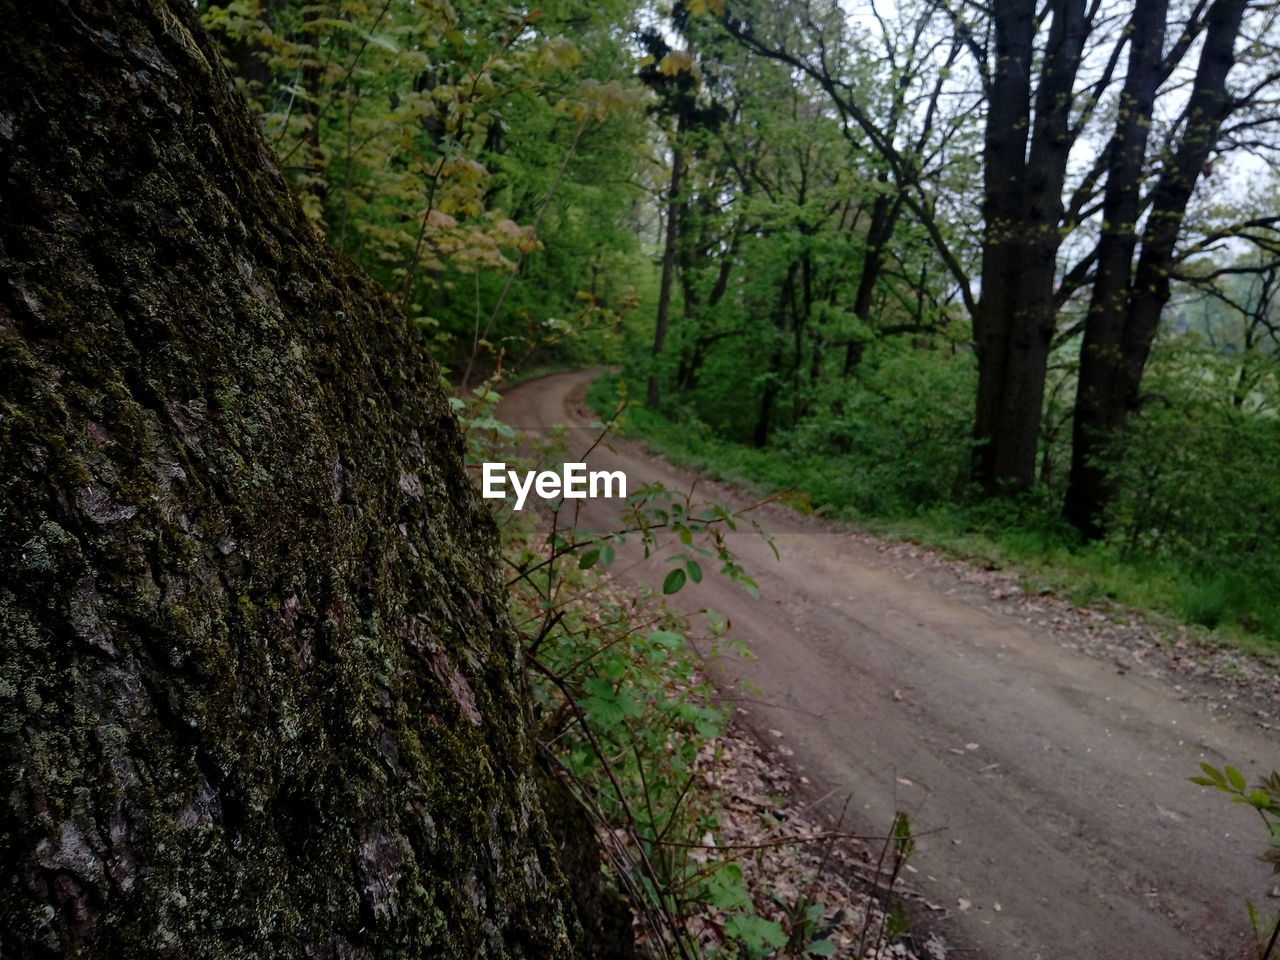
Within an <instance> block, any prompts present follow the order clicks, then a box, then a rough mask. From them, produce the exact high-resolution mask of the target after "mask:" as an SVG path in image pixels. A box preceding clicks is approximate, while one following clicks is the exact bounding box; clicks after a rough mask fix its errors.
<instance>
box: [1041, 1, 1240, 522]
mask: <svg viewBox="0 0 1280 960" xmlns="http://www.w3.org/2000/svg"><path fill="white" fill-rule="evenodd" d="M1246 6H1247V0H1217V2H1215V3H1214V4H1213V6H1212V7H1211V8H1210V10H1209V15H1208V23H1207V29H1206V31H1205V39H1204V46H1203V48H1202V49H1201V53H1200V62H1199V66H1198V68H1197V71H1196V77H1195V81H1194V83H1193V86H1192V93H1191V96H1190V99H1189V100H1188V103H1187V107H1186V111H1185V117H1186V118H1187V119H1186V123H1185V126H1184V128H1183V130H1182V134H1181V139H1180V140H1179V142H1178V144H1177V145H1176V147H1173V148H1171V150H1170V154H1171V155H1170V157H1169V160H1168V162H1167V163H1166V164H1165V166H1164V169H1163V171H1162V172H1161V175H1160V179H1159V180H1158V181H1157V183H1156V187H1155V190H1154V191H1153V193H1152V199H1151V212H1150V213H1149V215H1148V217H1147V220H1146V225H1145V227H1144V230H1143V234H1142V249H1141V252H1140V253H1139V255H1138V259H1137V263H1136V264H1135V263H1134V262H1133V253H1134V248H1135V245H1136V238H1135V232H1136V224H1137V219H1138V215H1139V213H1140V210H1141V206H1140V198H1139V190H1140V187H1141V174H1142V168H1141V165H1142V155H1141V153H1140V152H1139V151H1143V152H1145V147H1146V139H1147V137H1146V127H1147V124H1146V122H1145V118H1144V116H1143V114H1142V111H1144V110H1145V112H1146V116H1148V117H1149V116H1150V113H1151V106H1150V98H1152V97H1154V91H1155V89H1156V87H1157V86H1158V84H1159V82H1160V80H1161V79H1162V74H1161V66H1160V63H1159V59H1160V56H1161V46H1162V40H1163V20H1164V17H1165V13H1166V11H1165V4H1164V2H1163V0H1139V2H1138V4H1137V7H1136V8H1135V13H1134V21H1135V23H1134V38H1135V39H1134V40H1133V43H1134V46H1133V47H1132V48H1131V52H1130V73H1129V77H1128V79H1127V81H1126V84H1125V92H1124V97H1125V101H1122V106H1124V105H1125V103H1126V102H1131V103H1132V104H1133V106H1132V108H1131V110H1130V112H1129V113H1128V114H1126V113H1125V111H1124V110H1122V111H1121V116H1122V118H1123V119H1122V121H1121V125H1120V126H1119V127H1118V128H1117V133H1116V137H1115V139H1114V140H1113V141H1112V149H1113V154H1112V159H1111V169H1110V170H1109V171H1108V180H1107V184H1108V185H1107V193H1106V197H1105V198H1104V202H1105V203H1106V204H1107V205H1108V209H1107V212H1105V213H1104V217H1103V219H1104V221H1105V227H1106V228H1107V229H1105V230H1104V233H1103V236H1102V238H1101V241H1100V243H1099V247H1098V282H1097V284H1096V285H1095V287H1094V291H1093V296H1092V299H1091V301H1090V308H1089V314H1088V317H1087V320H1086V325H1085V336H1084V346H1083V350H1082V352H1081V355H1080V382H1079V388H1078V392H1077V396H1076V406H1075V414H1074V420H1073V434H1072V451H1071V477H1070V480H1069V481H1068V486H1067V495H1066V501H1065V513H1066V516H1067V518H1068V520H1070V521H1071V523H1072V524H1073V525H1075V527H1076V528H1077V529H1079V530H1080V531H1081V533H1082V534H1083V535H1084V536H1085V537H1086V538H1087V539H1096V538H1097V537H1099V536H1101V535H1102V533H1103V526H1102V520H1103V515H1104V513H1105V511H1106V507H1107V504H1108V503H1109V501H1110V499H1111V496H1112V493H1113V491H1112V490H1111V484H1110V482H1109V480H1108V475H1107V464H1106V462H1105V461H1106V449H1107V445H1108V443H1109V441H1110V440H1111V438H1112V437H1114V436H1115V434H1116V432H1117V431H1118V430H1120V429H1122V428H1123V426H1124V424H1125V421H1126V420H1127V418H1128V416H1129V414H1130V413H1132V412H1133V411H1135V410H1136V409H1137V408H1138V402H1139V391H1140V389H1141V386H1142V373H1143V371H1144V369H1145V368H1146V364H1147V358H1148V357H1149V356H1150V354H1151V345H1152V343H1153V342H1154V341H1155V335H1156V330H1157V328H1158V326H1159V323H1160V314H1161V313H1162V312H1163V310H1164V306H1165V304H1166V303H1167V302H1168V301H1169V274H1170V272H1171V270H1172V267H1173V264H1174V251H1175V247H1176V245H1177V241H1178V236H1179V234H1180V233H1181V231H1182V224H1183V219H1184V217H1185V215H1186V209H1187V203H1188V202H1189V201H1190V199H1191V194H1192V192H1193V191H1194V190H1195V185H1196V181H1197V180H1198V179H1199V177H1200V175H1201V171H1202V170H1203V168H1204V165H1205V163H1206V161H1207V160H1208V159H1209V155H1210V152H1211V151H1212V150H1213V148H1214V146H1215V145H1216V143H1217V141H1218V136H1219V131H1220V130H1221V128H1222V122H1223V120H1225V119H1226V117H1227V116H1229V115H1230V113H1231V111H1232V110H1233V109H1234V108H1235V107H1236V106H1237V103H1236V101H1235V99H1234V98H1233V97H1232V96H1231V95H1230V94H1229V93H1228V91H1227V89H1226V80H1227V74H1228V73H1229V72H1230V70H1231V67H1232V66H1233V64H1234V62H1235V56H1234V51H1235V43H1236V38H1237V36H1238V35H1239V33H1240V24H1241V19H1242V17H1243V15H1244V10H1245V8H1246ZM1157 17H1159V20H1160V22H1159V23H1158V24H1157V23H1156V18H1157ZM1153 36H1154V42H1149V41H1151V40H1152V37H1153ZM1135 58H1136V62H1135ZM1133 124H1137V128H1136V129H1130V128H1129V126H1128V125H1133ZM1113 187H1114V189H1113Z"/></svg>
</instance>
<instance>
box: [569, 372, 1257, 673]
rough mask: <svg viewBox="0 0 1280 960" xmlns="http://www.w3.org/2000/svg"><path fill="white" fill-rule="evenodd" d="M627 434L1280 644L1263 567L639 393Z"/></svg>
mask: <svg viewBox="0 0 1280 960" xmlns="http://www.w3.org/2000/svg"><path fill="white" fill-rule="evenodd" d="M618 381H619V378H618V377H617V376H614V375H606V376H604V377H601V378H600V379H599V380H597V381H596V382H595V383H594V384H592V386H591V388H590V390H589V391H588V400H589V402H590V403H591V404H592V406H593V407H594V408H595V409H596V410H597V411H598V412H600V413H601V414H602V415H608V413H610V412H612V410H613V408H614V405H615V404H616V398H617V395H618ZM622 429H623V432H624V434H626V435H629V436H635V437H639V438H642V439H644V440H645V442H646V443H647V444H648V445H649V447H650V448H651V449H653V450H655V451H656V452H658V453H661V454H662V455H664V456H666V457H667V458H668V459H670V460H671V461H673V462H675V463H678V464H681V465H683V466H686V467H690V468H692V469H695V470H697V471H699V472H700V473H703V474H705V475H706V476H708V477H711V478H713V479H717V480H723V481H726V482H729V483H733V484H735V485H738V486H741V487H744V488H746V489H748V490H750V491H752V492H754V493H758V494H762V495H768V494H774V493H777V492H779V491H782V490H788V489H793V490H794V492H793V493H792V494H791V495H790V496H789V497H788V498H784V499H786V500H788V502H790V503H791V505H792V506H794V507H796V508H797V509H800V510H803V511H806V512H814V513H818V514H821V515H823V516H828V517H832V518H834V519H838V520H844V521H849V522H852V523H854V524H856V525H857V526H858V527H859V528H860V529H863V530H865V531H867V532H869V533H874V534H877V535H880V536H884V537H888V538H891V539H899V540H908V541H912V542H915V543H919V544H921V545H924V546H928V547H933V548H937V549H940V550H942V551H944V552H945V553H948V554H950V555H952V556H955V557H958V558H963V559H966V560H970V561H974V562H977V563H980V564H984V565H986V566H988V567H990V568H992V569H1011V570H1014V571H1015V572H1016V573H1018V574H1019V576H1020V577H1021V579H1022V582H1023V586H1024V588H1025V589H1026V590H1027V591H1028V592H1030V593H1039V592H1045V591H1048V592H1051V593H1054V594H1057V595H1059V596H1063V597H1066V598H1068V599H1069V600H1071V601H1072V602H1073V603H1075V604H1076V605H1078V606H1082V607H1090V608H1095V609H1099V610H1101V611H1103V612H1104V613H1106V614H1107V615H1108V616H1110V617H1111V618H1112V619H1115V620H1120V621H1123V620H1124V619H1125V618H1126V615H1127V614H1126V611H1127V610H1128V609H1134V610H1138V611H1141V612H1143V613H1145V614H1148V615H1152V614H1154V615H1155V619H1156V621H1159V620H1161V619H1166V620H1173V621H1175V622H1179V623H1183V624H1188V625H1197V626H1200V627H1204V628H1207V629H1209V630H1212V631H1214V635H1215V636H1214V639H1215V640H1220V641H1227V642H1230V643H1232V644H1234V645H1237V646H1240V647H1242V648H1245V649H1249V650H1252V651H1254V652H1258V653H1264V654H1269V655H1275V654H1278V653H1280V604H1277V603H1276V602H1275V601H1274V598H1273V597H1269V596H1268V595H1267V590H1266V585H1267V582H1269V581H1263V582H1261V583H1260V581H1259V578H1257V577H1250V576H1248V575H1246V574H1245V573H1242V572H1232V571H1229V570H1227V571H1223V572H1216V573H1212V574H1208V575H1206V574H1204V573H1201V572H1198V571H1197V570H1194V569H1191V568H1190V567H1189V566H1188V565H1186V564H1181V563H1178V562H1176V561H1175V560H1173V559H1171V558H1167V557H1166V558H1149V557H1133V556H1124V555H1123V553H1122V551H1120V550H1119V549H1118V548H1117V547H1116V546H1114V545H1112V544H1109V543H1095V544H1089V545H1081V544H1080V543H1079V542H1078V540H1077V539H1076V538H1075V536H1074V532H1073V531H1072V530H1071V529H1070V528H1069V527H1067V526H1066V525H1065V524H1064V523H1063V522H1062V521H1061V520H1060V519H1058V518H1057V516H1056V511H1055V510H1054V509H1053V508H1052V506H1051V505H1050V504H1046V503H1044V502H1036V501H1035V500H1034V499H1027V500H1024V501H1021V502H1011V501H986V502H974V503H968V504H965V503H953V502H935V503H932V504H930V505H927V506H913V505H910V504H907V503H905V502H901V501H897V500H895V499H893V498H892V497H886V496H885V495H884V493H883V490H878V489H874V485H875V484H877V483H878V482H882V480H883V478H882V477H877V476H876V475H875V473H874V471H868V470H865V469H858V468H857V466H856V465H854V464H851V463H849V462H848V461H844V462H841V461H840V460H839V459H833V458H832V457H831V456H817V455H808V456H806V455H804V454H802V453H800V454H798V453H796V452H794V451H791V450H785V451H784V450H779V449H773V448H764V449H757V448H754V447H747V446H743V445H741V444H736V443H732V442H729V441H726V440H724V439H721V438H719V437H716V436H714V435H713V434H712V432H711V431H710V429H709V428H707V427H706V426H705V425H704V424H701V423H698V422H696V421H695V422H693V423H692V424H689V423H674V422H672V421H671V420H669V419H668V418H666V417H664V416H663V415H661V414H659V413H656V412H654V411H652V410H649V409H646V408H645V407H643V406H642V405H640V404H633V405H631V406H629V407H628V408H627V410H626V413H625V416H624V418H623V422H622Z"/></svg>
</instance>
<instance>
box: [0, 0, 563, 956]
mask: <svg viewBox="0 0 1280 960" xmlns="http://www.w3.org/2000/svg"><path fill="white" fill-rule="evenodd" d="M0 12H3V13H4V14H6V15H7V20H6V22H21V23H23V24H25V29H24V31H10V32H7V33H6V34H5V35H4V36H0V54H3V56H0V74H3V77H2V78H0V79H3V81H4V83H5V89H7V90H10V91H15V93H14V96H13V97H11V98H10V99H11V100H14V101H16V103H17V112H16V113H15V114H14V115H13V117H12V118H8V119H10V120H11V126H12V129H13V130H14V131H15V136H16V137H18V138H20V140H21V145H22V149H20V150H16V151H15V150H9V151H0V155H2V156H3V160H0V162H2V163H4V164H5V165H6V167H7V169H6V171H5V174H6V177H7V181H6V182H8V183H10V184H11V185H12V189H11V190H7V191H6V198H7V199H6V203H5V204H3V205H0V262H3V263H4V270H5V274H6V278H7V279H8V281H9V282H8V284H7V286H6V287H5V288H4V289H3V290H0V566H2V567H3V569H5V570H9V571H14V576H13V578H12V579H11V580H10V582H7V583H4V584H0V654H3V656H0V731H3V732H4V733H5V746H4V748H3V751H4V752H3V755H2V756H3V764H4V770H3V771H0V776H2V777H3V778H4V780H5V782H6V783H10V784H13V785H14V787H13V788H12V789H11V790H10V791H9V793H8V794H7V795H6V798H5V801H4V803H3V804H2V805H0V844H2V845H3V848H4V849H5V850H6V853H7V854H8V857H9V861H8V864H7V866H8V869H7V870H6V871H5V873H4V878H3V882H2V883H0V913H3V915H4V916H5V918H6V921H5V925H6V933H5V938H6V939H5V950H6V956H9V955H10V954H12V955H13V956H15V957H37V956H69V957H80V956H85V957H87V956H90V955H93V956H128V957H173V956H182V957H193V958H204V957H208V958H218V960H222V958H240V957H244V958H251V957H252V958H257V957H272V956H280V957H303V956H310V957H339V956H343V957H366V956H367V957H375V956H376V957H405V958H409V957H413V958H419V957H425V956H456V957H468V958H470V957H475V956H485V957H535V956H536V957H542V956H547V957H552V956H568V955H571V953H572V948H571V945H570V934H571V932H572V931H573V930H574V921H573V918H572V915H571V911H570V910H569V909H568V908H567V906H566V905H565V902H564V896H563V885H562V883H561V881H560V879H559V877H558V873H557V868H556V865H555V858H554V855H553V852H552V849H551V845H550V843H549V840H548V838H547V836H546V831H545V827H544V824H543V820H542V816H541V813H540V811H539V809H538V803H537V798H536V791H535V790H534V788H533V781H532V779H531V772H530V761H529V749H528V739H527V735H526V731H525V730H524V729H523V727H522V722H523V720H522V718H523V709H522V707H521V705H520V702H519V689H520V688H519V684H518V682H517V678H518V672H517V664H516V661H515V647H514V641H513V638H512V633H511V631H510V628H509V625H508V624H507V623H506V621H505V620H504V613H503V601H502V593H501V581H500V579H499V577H498V575H497V572H496V569H495V566H494V548H495V544H494V537H493V531H492V529H491V525H490V523H489V521H488V518H487V514H486V513H485V511H484V510H482V509H481V508H480V506H479V504H478V503H477V501H476V499H475V496H474V493H473V492H472V491H471V489H470V486H469V483H468V481H467V478H466V476H465V472H464V470H463V467H462V462H461V453H462V438H461V436H460V434H459V431H458V428H457V425H456V423H455V422H454V420H453V418H452V415H451V414H450V412H449V410H448V407H447V404H446V403H445V400H444V398H443V396H442V395H441V394H440V391H439V387H438V371H437V370H436V369H435V368H434V366H433V365H432V364H431V362H430V361H429V360H428V359H427V357H426V355H425V353H424V351H423V349H422V346H421V344H420V343H419V340H418V334H417V333H416V332H415V331H414V330H412V329H411V327H410V325H409V324H408V323H407V322H406V321H405V319H404V318H403V317H402V316H401V315H400V314H399V313H397V312H396V311H395V310H394V309H393V308H392V307H391V306H390V304H389V303H388V301H387V300H386V298H385V297H384V296H383V295H382V294H381V293H380V292H379V291H378V290H377V289H376V288H375V287H374V285H373V284H372V282H371V281H369V280H368V279H367V278H365V277H363V276H361V275H359V274H358V273H356V272H355V271H354V270H353V269H352V268H351V267H350V266H349V265H347V264H346V263H344V262H341V261H337V260H335V259H334V258H333V257H332V255H331V254H330V253H329V251H327V250H325V249H324V248H323V247H322V246H321V245H320V243H319V242H318V241H317V240H316V238H315V236H314V234H313V232H312V231H311V228H310V227H309V226H308V225H307V223H306V222H305V219H304V218H303V216H302V215H301V213H300V212H299V210H298V209H297V207H296V205H295V204H294V203H293V201H292V200H291V199H290V198H289V197H288V196H287V194H286V193H285V191H284V185H283V181H282V179H281V177H280V175H279V173H278V171H276V170H275V169H274V168H273V167H272V166H271V165H270V163H269V162H267V161H266V160H265V159H264V158H265V156H266V154H265V151H264V149H263V147H262V145H261V143H260V142H259V141H258V139H257V136H256V134H255V133H254V131H253V127H252V122H251V121H250V120H249V119H248V117H247V116H246V115H245V113H244V111H243V106H242V104H241V103H240V102H239V100H238V99H237V98H235V97H234V96H233V95H232V94H231V93H230V92H229V91H230V89H231V88H230V85H229V83H228V82H227V78H226V77H225V76H224V75H222V74H221V73H216V74H212V73H210V72H209V68H208V66H207V64H208V63H216V62H217V58H216V56H215V55H214V53H213V50H212V48H211V47H209V45H208V44H207V43H206V42H205V41H204V40H203V39H201V34H200V33H199V30H198V28H197V27H196V25H195V23H194V15H193V12H192V9H191V8H190V7H189V5H187V4H182V3H174V4H172V5H168V6H166V5H163V4H151V5H146V6H145V7H144V9H143V10H142V12H139V10H138V8H137V7H131V8H129V9H125V8H124V7H123V5H120V4H116V5H113V4H111V3H104V4H101V5H99V6H98V7H96V8H95V11H94V12H93V13H92V14H89V13H84V12H82V13H81V14H79V15H77V16H78V17H79V18H80V19H76V18H73V17H72V15H71V14H70V13H65V12H55V13H54V14H52V15H51V16H50V17H48V18H44V19H43V21H42V22H32V21H33V20H35V19H36V18H31V17H27V16H20V15H19V14H20V13H21V11H20V10H19V9H18V8H17V6H16V5H15V4H14V3H13V2H12V0H0ZM192 38H197V39H194V40H193V39H192ZM193 44H196V46H193ZM125 76H128V77H130V78H131V80H130V83H131V84H132V87H131V89H122V88H120V87H118V86H116V85H115V84H118V83H119V82H120V78H122V77H125ZM32 91H39V103H36V101H35V99H34V96H35V95H34V93H33V92H32ZM72 117H74V118H76V120H75V122H74V123H71V122H68V121H67V118H72ZM6 128H7V127H6ZM9 197H14V198H20V200H16V201H12V202H11V201H10V200H9V199H8V198H9ZM406 477H412V478H416V481H414V482H406V481H405V478H406Z"/></svg>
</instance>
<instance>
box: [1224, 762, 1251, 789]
mask: <svg viewBox="0 0 1280 960" xmlns="http://www.w3.org/2000/svg"><path fill="white" fill-rule="evenodd" d="M1227 779H1228V780H1230V781H1231V786H1233V787H1235V788H1236V789H1237V790H1240V791H1243V790H1244V788H1245V787H1246V786H1248V781H1246V780H1245V778H1244V774H1243V773H1241V772H1240V771H1239V770H1237V769H1236V768H1235V767H1227Z"/></svg>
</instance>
